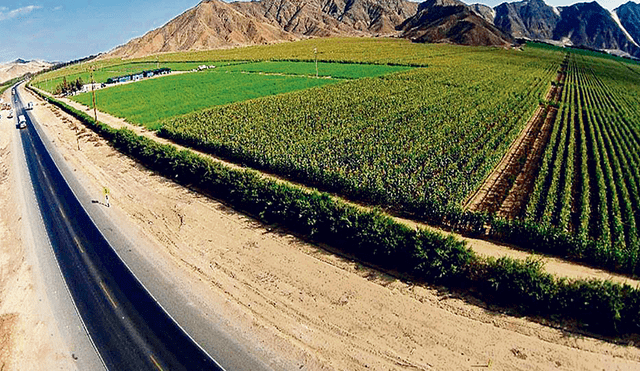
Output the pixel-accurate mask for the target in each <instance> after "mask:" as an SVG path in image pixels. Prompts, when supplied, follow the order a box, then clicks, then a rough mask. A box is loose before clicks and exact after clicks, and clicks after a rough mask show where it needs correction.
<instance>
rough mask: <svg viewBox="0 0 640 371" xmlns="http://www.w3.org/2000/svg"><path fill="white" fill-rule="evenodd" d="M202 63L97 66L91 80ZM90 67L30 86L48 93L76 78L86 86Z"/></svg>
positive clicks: (45, 77)
mask: <svg viewBox="0 0 640 371" xmlns="http://www.w3.org/2000/svg"><path fill="white" fill-rule="evenodd" d="M202 64H203V62H162V63H156V62H128V63H122V62H120V64H114V65H110V64H107V65H104V66H100V65H98V68H96V69H95V71H94V73H93V78H94V80H95V81H96V82H98V83H103V82H106V81H107V79H108V78H110V77H117V76H123V75H130V74H134V73H138V72H142V71H145V70H153V69H156V68H163V67H166V68H170V69H171V70H172V71H189V70H192V69H194V68H197V67H198V66H199V65H202ZM228 64H229V62H224V63H217V64H216V65H218V66H219V65H228ZM90 67H91V65H88V64H87V65H84V67H83V68H78V67H76V66H73V67H72V68H69V69H63V70H60V71H54V72H50V73H47V74H44V75H40V76H38V77H36V78H35V79H34V81H33V82H32V85H33V86H35V87H37V88H39V89H42V90H45V91H48V92H49V93H51V92H53V91H54V90H55V88H56V86H58V85H60V84H61V83H62V82H63V79H64V78H66V79H67V81H69V82H70V81H73V80H76V79H78V78H81V79H82V81H84V83H85V84H88V83H89V82H90V81H91V72H90Z"/></svg>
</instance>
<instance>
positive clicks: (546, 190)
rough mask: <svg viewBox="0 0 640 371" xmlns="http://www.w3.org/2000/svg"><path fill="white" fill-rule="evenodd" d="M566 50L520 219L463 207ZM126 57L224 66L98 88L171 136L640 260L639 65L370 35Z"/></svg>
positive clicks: (516, 231) (595, 259)
mask: <svg viewBox="0 0 640 371" xmlns="http://www.w3.org/2000/svg"><path fill="white" fill-rule="evenodd" d="M314 48H315V49H316V50H317V51H318V52H317V57H318V60H319V61H320V62H319V63H318V73H319V75H321V77H322V76H331V77H332V78H331V79H328V78H320V79H315V78H310V77H309V76H314V75H315V72H316V70H315V68H316V67H315V63H314V58H315V56H316V54H314V53H313V50H314ZM567 53H570V54H571V58H570V66H569V71H568V77H567V80H566V87H565V89H564V90H563V95H562V97H561V103H560V109H559V112H558V116H557V119H556V123H555V125H553V126H552V131H551V136H550V138H551V139H550V142H549V144H548V145H547V147H546V148H545V149H544V151H545V152H544V156H543V158H542V159H541V160H540V163H539V168H538V170H537V171H536V173H535V174H534V175H535V176H534V177H533V178H532V179H530V180H529V181H531V182H532V188H533V191H532V193H531V194H530V195H529V197H528V203H527V205H526V207H525V208H524V209H523V210H522V214H521V215H520V218H519V219H516V220H512V221H507V220H503V219H499V218H493V217H488V216H486V215H483V214H476V213H471V212H466V211H465V210H463V209H462V203H463V202H464V201H465V200H466V199H467V198H468V197H469V195H470V194H472V193H473V192H474V191H475V190H477V189H478V187H479V186H480V185H481V184H482V183H483V181H484V180H485V179H486V178H487V176H488V175H489V174H490V173H491V172H492V171H493V170H494V169H495V166H496V165H497V163H498V162H499V161H500V159H501V158H502V157H503V156H504V154H505V153H506V151H507V150H508V148H509V146H510V145H511V144H512V143H513V141H514V139H515V138H516V137H517V136H518V135H519V134H520V133H521V131H522V129H523V128H524V125H525V124H526V122H527V120H528V119H529V118H530V117H531V115H532V113H533V112H534V111H535V110H536V108H537V107H538V106H539V103H541V102H543V99H544V97H545V94H546V93H547V91H548V90H549V88H550V86H551V82H552V81H555V79H556V75H557V73H558V71H559V68H560V65H561V63H562V61H563V59H564V58H565V56H566V55H567ZM187 60H188V61H191V62H188V63H186V62H181V61H187ZM208 61H216V62H208ZM335 62H340V63H335ZM96 63H100V66H101V68H103V69H105V70H109V71H116V70H117V68H120V69H119V70H117V71H122V70H124V68H125V66H124V65H123V64H122V62H121V61H119V62H118V63H115V62H113V61H100V62H96ZM127 63H128V64H127V66H131V65H136V66H138V67H139V66H146V65H149V64H154V63H160V66H164V65H165V64H168V63H175V64H178V65H179V64H180V63H184V66H185V69H187V68H186V67H187V66H190V67H193V66H195V65H198V64H215V65H216V66H217V68H216V69H215V70H213V71H208V72H199V73H196V74H185V75H181V76H170V77H163V78H161V79H156V80H149V81H144V82H140V83H135V84H130V85H123V86H118V87H114V88H109V89H105V90H103V91H100V92H99V93H98V107H99V108H100V109H103V110H105V111H107V112H111V113H113V114H115V115H117V116H120V117H125V118H127V120H129V121H131V122H137V123H141V124H145V125H147V126H149V127H152V128H159V129H160V130H159V134H160V135H162V136H164V137H167V138H170V139H172V140H175V141H176V142H179V143H182V144H184V145H186V146H191V147H194V148H198V149H201V150H204V151H207V152H210V153H212V154H214V155H217V156H220V157H224V158H227V159H229V160H231V161H235V162H237V163H241V164H245V165H248V166H251V167H254V168H257V169H261V170H266V171H268V172H271V173H274V174H277V175H280V176H283V177H286V178H289V179H292V180H295V181H299V182H302V183H304V184H308V185H311V186H315V187H318V188H319V189H322V190H326V191H330V192H335V193H337V194H340V195H343V196H346V197H347V198H350V199H353V200H358V201H363V202H365V203H370V204H375V205H380V206H383V207H385V208H389V209H392V210H394V211H399V212H401V213H407V214H410V215H412V216H414V217H415V218H417V219H421V220H424V221H427V222H429V223H432V224H434V225H442V226H445V227H447V228H452V229H454V230H459V231H462V232H469V233H487V235H489V236H490V237H491V238H494V239H497V240H502V241H506V242H511V243H515V244H520V245H521V246H523V247H525V248H529V249H533V250H538V251H541V252H545V253H551V254H557V255H560V256H562V257H569V258H572V259H578V260H580V261H584V262H588V263H589V264H594V265H597V266H604V267H607V268H612V269H614V270H620V271H624V272H637V271H640V267H636V266H637V264H636V262H637V260H638V256H640V254H638V248H637V247H638V231H637V225H638V223H640V211H639V209H640V207H639V206H638V205H639V202H640V196H639V194H640V173H638V170H637V169H638V166H637V162H638V161H640V157H638V155H637V153H638V147H637V146H638V144H640V133H638V129H637V122H638V118H639V117H640V112H639V111H638V107H640V104H638V103H640V102H638V99H640V98H638V97H640V89H639V88H638V86H640V84H639V82H640V81H638V80H640V66H639V65H638V64H637V63H634V62H629V61H623V60H622V59H620V58H613V57H610V56H606V55H602V54H598V53H591V52H586V51H580V50H565V49H559V48H555V47H548V46H544V45H539V44H528V45H527V46H526V47H525V48H524V49H523V50H515V49H514V50H503V49H499V48H481V47H460V46H452V45H429V44H426V45H425V44H414V43H410V42H407V41H406V40H394V39H366V38H362V39H360V38H358V39H314V40H305V41H300V42H295V43H286V44H278V45H271V46H256V47H248V48H238V49H230V50H214V51H203V52H191V53H174V54H164V55H161V56H158V57H155V56H154V57H152V58H147V59H144V58H142V59H137V60H133V61H129V62H127ZM126 68H130V67H126ZM71 71H74V70H73V69H69V71H68V72H67V73H70V72H71ZM55 73H57V75H55V76H57V77H56V78H60V77H61V76H62V75H63V73H62V72H60V71H55ZM294 75H298V76H294ZM39 78H42V79H45V80H46V78H47V74H45V75H43V76H41V77H39ZM49 78H51V76H50V77H49ZM45 80H42V81H45ZM334 82H337V83H334ZM307 88H308V89H307ZM76 99H78V100H79V101H81V102H83V103H85V104H89V103H90V98H89V96H88V95H84V96H83V95H80V96H77V97H76ZM182 114H185V115H182ZM534 183H535V184H534ZM487 225H490V226H491V229H490V230H488V231H487V230H485V229H484V227H485V226H487Z"/></svg>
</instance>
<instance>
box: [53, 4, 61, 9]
mask: <svg viewBox="0 0 640 371" xmlns="http://www.w3.org/2000/svg"><path fill="white" fill-rule="evenodd" d="M60 9H62V5H58V6H56V7H55V8H53V10H60Z"/></svg>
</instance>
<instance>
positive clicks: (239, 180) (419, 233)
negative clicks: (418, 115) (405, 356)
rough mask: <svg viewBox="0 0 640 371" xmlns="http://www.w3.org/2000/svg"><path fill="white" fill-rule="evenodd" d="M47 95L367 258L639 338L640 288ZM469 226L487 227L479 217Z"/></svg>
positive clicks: (179, 169) (170, 163)
mask: <svg viewBox="0 0 640 371" xmlns="http://www.w3.org/2000/svg"><path fill="white" fill-rule="evenodd" d="M37 93H38V92H37ZM41 96H42V97H43V98H44V99H46V100H48V101H49V102H51V103H52V104H55V105H56V106H58V107H60V108H61V109H63V110H64V111H66V112H68V113H70V114H72V115H73V116H75V117H76V118H77V119H79V120H80V121H82V122H83V123H84V124H85V125H87V126H89V127H91V128H92V129H93V130H94V131H96V132H97V133H99V134H100V135H102V136H103V137H104V138H105V139H107V140H108V141H109V142H110V143H111V144H112V145H113V146H114V147H115V148H117V149H118V150H119V151H121V152H123V153H125V154H127V155H128V156H130V157H132V158H134V159H135V160H137V161H138V162H140V163H142V164H144V165H145V166H147V167H148V168H150V169H152V170H154V171H157V172H158V173H160V174H162V175H164V176H166V177H168V178H172V179H175V180H176V181H178V182H180V183H182V184H190V185H195V186H197V187H198V188H199V189H201V190H202V191H203V192H204V193H207V194H209V195H210V196H212V197H215V198H217V199H220V200H223V201H224V202H226V203H228V204H230V205H232V206H233V207H235V208H238V209H241V210H243V211H246V212H248V213H250V214H251V215H253V216H255V217H257V218H259V219H260V220H262V221H263V222H265V223H270V224H271V223H277V224H278V225H281V226H283V227H285V228H287V229H289V230H291V231H292V232H294V233H297V234H300V235H303V236H305V237H307V238H309V239H311V240H313V241H316V242H321V243H326V244H328V245H330V246H332V247H333V248H337V249H339V250H340V251H343V252H345V253H347V254H351V255H353V256H355V257H357V258H358V259H360V260H361V261H363V262H367V263H372V264H375V265H377V266H380V267H382V268H385V269H391V270H396V271H399V272H401V273H403V274H406V275H408V276H410V277H411V278H412V279H415V280H419V281H423V282H428V283H437V284H444V285H446V286H448V287H451V288H454V289H463V290H466V291H467V292H471V293H474V294H475V295H477V296H479V297H481V298H483V299H484V300H486V301H487V302H491V303H495V304H497V305H500V306H502V307H506V308H508V309H512V310H515V311H516V312H518V313H520V314H525V315H539V316H543V317H546V318H550V319H552V320H561V319H563V320H568V321H570V322H573V323H575V324H577V325H578V326H580V327H582V328H586V329H588V330H589V331H593V332H596V333H599V334H605V335H621V334H629V333H636V334H638V333H640V291H639V290H638V289H636V288H632V287H631V286H629V285H620V284H615V283H612V282H609V281H600V280H588V281H586V280H567V279H558V278H555V277H554V276H552V275H550V274H548V273H546V272H545V271H544V269H543V266H542V263H541V262H540V261H535V260H527V261H519V260H513V259H510V258H501V259H497V260H496V259H491V258H489V259H485V258H481V257H478V256H476V255H475V254H474V253H473V252H472V251H471V250H469V249H468V248H467V247H466V246H465V243H464V242H462V241H459V240H457V239H455V238H454V237H452V236H445V235H443V234H440V233H435V232H430V231H426V230H414V229H411V228H408V227H406V226H404V225H402V224H399V223H397V222H395V221H394V220H393V219H391V218H390V217H388V216H386V215H384V214H382V213H381V212H379V211H363V210H360V209H358V208H356V207H353V206H351V205H348V204H346V203H344V202H342V201H339V200H335V199H332V198H331V197H330V196H329V195H327V194H325V193H318V192H309V191H305V190H302V189H299V188H297V187H294V186H290V185H287V184H284V183H279V182H276V181H273V180H269V179H266V178H264V177H262V176H260V174H259V173H258V172H256V171H253V170H238V169H232V168H230V167H227V166H225V165H222V164H220V163H217V162H214V161H211V160H210V159H207V158H204V157H200V156H199V155H196V154H194V153H193V152H191V151H188V150H182V151H179V150H177V149H176V147H174V146H172V145H164V144H159V143H157V142H155V141H153V140H151V139H149V138H146V137H142V136H138V135H137V134H135V133H134V132H133V131H131V130H128V129H117V130H116V129H113V128H111V127H109V126H107V125H105V124H102V123H95V122H94V121H93V119H92V118H91V117H89V116H88V115H87V114H85V113H83V112H80V111H78V110H75V109H73V108H72V107H69V106H67V105H66V104H64V103H62V102H59V101H57V100H55V99H52V98H49V97H47V96H44V95H42V94H41ZM485 221H486V220H485ZM460 222H462V221H460ZM466 223H469V224H470V225H477V227H480V222H477V223H476V221H475V219H471V220H470V221H467V222H466Z"/></svg>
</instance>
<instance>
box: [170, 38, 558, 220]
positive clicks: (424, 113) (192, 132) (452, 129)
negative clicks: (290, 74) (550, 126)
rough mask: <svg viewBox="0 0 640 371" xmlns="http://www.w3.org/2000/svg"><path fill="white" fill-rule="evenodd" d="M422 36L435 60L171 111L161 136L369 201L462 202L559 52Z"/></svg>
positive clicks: (519, 122)
mask: <svg viewBox="0 0 640 371" xmlns="http://www.w3.org/2000/svg"><path fill="white" fill-rule="evenodd" d="M421 47H422V48H423V49H424V50H425V54H430V55H431V57H430V59H431V62H432V63H431V64H430V65H429V67H426V68H418V69H414V70H411V71H405V72H400V73H395V74H391V75H386V76H381V77H375V78H365V79H360V80H355V81H349V82H344V83H340V84H336V85H331V86H325V87H323V88H319V89H311V90H307V91H304V92H293V93H288V94H284V95H278V96H274V97H266V98H262V99H257V100H253V101H249V102H239V103H235V104H231V105H226V106H221V107H215V108H212V109H208V110H205V111H202V112H197V113H193V114H190V115H186V116H183V117H179V118H175V119H172V120H168V121H166V122H165V124H164V126H163V127H162V129H161V135H164V136H166V137H169V138H172V139H174V140H176V141H179V142H181V143H184V144H187V145H190V146H194V147H197V148H200V149H204V150H206V151H209V152H211V153H214V154H216V155H219V156H222V157H226V158H229V159H231V160H233V161H237V162H240V163H245V164H249V165H250V166H253V167H257V168H261V169H265V170H268V171H270V172H273V173H276V174H279V175H283V176H286V177H289V178H291V179H295V180H298V181H302V182H305V183H309V184H313V185H316V186H319V187H321V188H322V189H326V190H330V191H334V192H338V193H340V194H344V195H347V196H348V197H351V198H355V199H359V200H363V201H367V202H373V203H376V204H382V205H389V206H392V207H396V206H400V207H406V208H408V209H414V208H416V207H422V208H425V207H426V205H429V208H431V209H433V210H437V209H438V208H442V207H450V206H456V207H457V206H459V205H460V202H461V201H462V200H463V199H464V198H465V197H466V196H467V195H468V194H469V192H471V191H473V190H474V189H475V188H476V187H477V186H478V185H479V184H480V183H481V182H482V181H483V179H484V178H485V177H486V176H487V174H488V173H489V172H490V171H491V170H492V169H493V167H494V166H495V165H496V163H497V162H498V161H499V160H500V158H501V157H502V155H503V154H504V153H505V151H506V150H507V148H508V147H509V145H510V144H511V142H512V141H513V139H514V138H515V137H516V136H517V135H518V133H519V132H520V131H521V129H522V128H523V126H524V124H525V123H526V121H527V119H528V118H529V116H530V115H531V113H532V112H533V111H534V110H535V108H536V107H537V104H538V101H539V100H540V99H541V98H542V97H543V96H544V94H545V93H546V91H547V90H548V88H549V86H550V82H551V80H552V79H553V78H554V77H555V74H556V72H557V69H558V67H559V64H560V62H561V60H562V56H563V55H562V53H561V52H559V51H556V50H549V49H544V48H533V47H531V48H527V49H526V50H525V51H520V52H514V51H504V50H499V49H489V48H486V49H483V50H478V49H475V48H469V49H467V53H464V52H461V49H460V48H459V47H450V53H447V52H448V49H447V48H446V47H443V46H440V45H437V46H434V45H429V46H424V45H423V46H421ZM436 50H437V51H438V52H439V53H435V52H434V51H436ZM463 50H464V49H463ZM415 51H416V50H413V48H408V49H406V50H405V52H404V53H405V54H400V55H399V56H396V58H398V59H399V58H402V57H403V56H404V57H406V58H409V59H410V58H413V55H414V54H415ZM437 55H441V56H440V57H438V56H437ZM452 55H454V57H452ZM418 205H422V206H418Z"/></svg>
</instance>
